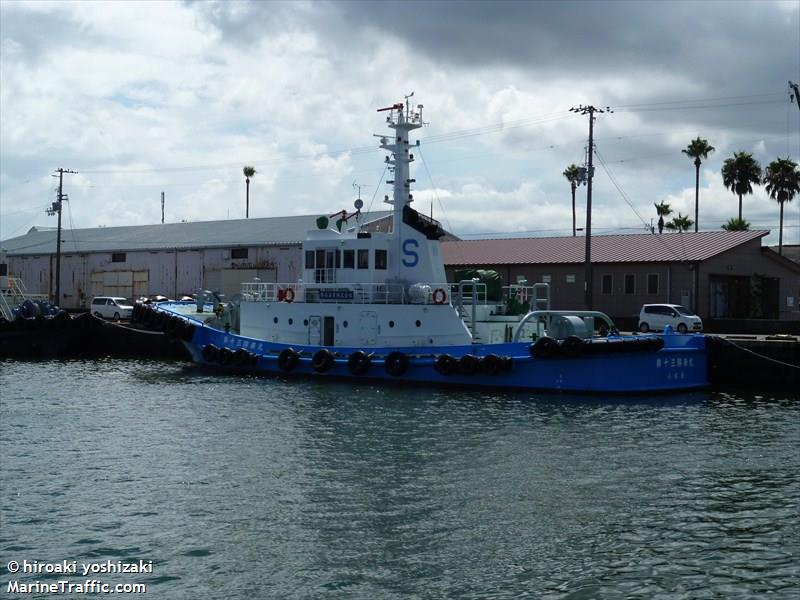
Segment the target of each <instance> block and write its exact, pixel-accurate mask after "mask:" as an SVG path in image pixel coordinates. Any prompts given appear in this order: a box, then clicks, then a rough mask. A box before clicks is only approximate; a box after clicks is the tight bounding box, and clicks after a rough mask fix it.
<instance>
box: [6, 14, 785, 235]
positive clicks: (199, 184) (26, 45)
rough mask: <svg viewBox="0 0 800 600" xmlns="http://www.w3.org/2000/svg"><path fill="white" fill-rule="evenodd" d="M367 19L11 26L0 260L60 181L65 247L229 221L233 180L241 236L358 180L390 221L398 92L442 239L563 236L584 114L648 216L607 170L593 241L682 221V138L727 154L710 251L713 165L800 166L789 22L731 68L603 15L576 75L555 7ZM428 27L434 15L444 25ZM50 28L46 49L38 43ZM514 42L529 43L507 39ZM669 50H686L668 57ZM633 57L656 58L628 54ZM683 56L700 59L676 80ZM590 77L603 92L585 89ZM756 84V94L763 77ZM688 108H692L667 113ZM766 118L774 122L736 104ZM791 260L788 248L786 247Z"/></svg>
mask: <svg viewBox="0 0 800 600" xmlns="http://www.w3.org/2000/svg"><path fill="white" fill-rule="evenodd" d="M359 6H360V8H359V10H357V11H356V10H355V6H354V5H352V4H340V3H335V2H334V3H195V4H187V3H178V2H149V3H140V2H113V3H75V2H71V3H63V2H55V3H44V2H35V3H3V4H2V5H0V10H1V11H2V15H0V17H2V18H0V33H1V37H2V39H0V53H2V56H1V57H0V58H2V60H0V119H1V120H2V127H0V158H1V159H2V160H0V238H6V237H10V236H11V235H18V234H19V233H22V232H24V231H25V230H26V228H27V227H28V226H30V225H32V224H43V225H49V224H53V220H52V219H50V218H48V217H46V216H45V215H44V212H43V211H44V207H46V206H47V205H48V204H49V203H50V202H52V199H53V197H54V196H53V187H54V180H53V178H52V177H50V174H51V173H52V171H53V169H55V168H57V167H61V166H63V167H65V168H73V169H77V170H80V171H81V175H70V176H67V177H66V178H65V190H66V191H67V192H68V193H69V194H70V210H71V216H72V221H73V223H74V225H75V226H76V227H93V226H97V225H101V224H104V225H108V226H111V225H124V224H134V223H155V222H158V221H160V193H161V191H165V192H166V196H167V215H166V217H167V220H168V221H170V220H172V221H179V220H181V219H189V220H208V219H218V218H219V219H225V218H228V217H230V218H239V217H242V216H243V215H244V204H245V202H244V193H245V191H244V180H243V177H242V174H241V168H242V166H243V165H244V164H252V165H254V166H255V167H256V169H257V171H258V173H257V175H256V176H255V177H254V178H253V180H252V181H251V187H250V195H251V205H250V206H251V215H254V216H267V215H281V214H298V213H302V212H309V213H320V214H321V213H324V212H328V211H330V212H332V211H334V210H338V209H341V208H343V207H345V206H346V207H350V206H351V205H352V199H353V198H354V194H355V192H354V190H353V189H352V182H353V180H354V179H355V180H357V181H358V182H359V183H360V184H362V185H363V186H364V188H363V190H362V196H363V197H364V199H365V203H366V204H367V205H370V204H373V209H382V208H385V206H384V205H383V204H382V203H381V199H382V197H383V195H384V193H390V192H389V189H388V187H386V186H384V185H382V184H381V183H380V180H381V179H387V178H388V177H386V176H383V177H382V176H381V174H382V172H383V168H384V165H383V153H381V152H380V151H377V150H372V148H377V140H376V139H375V138H373V137H371V134H373V133H379V134H383V133H386V129H385V126H384V124H383V116H382V115H380V114H377V113H375V112H374V111H375V109H376V108H378V107H381V106H385V105H386V104H390V103H392V102H396V101H398V100H401V99H402V97H403V95H404V94H408V93H410V92H411V91H414V92H415V95H414V97H413V98H412V102H413V103H414V104H415V105H416V104H417V103H423V104H424V105H425V108H424V111H423V114H424V117H425V119H426V120H428V121H430V126H429V127H427V128H426V129H424V130H422V131H419V132H416V135H417V136H418V137H420V138H422V139H423V141H424V142H425V141H426V140H427V142H425V143H423V145H422V148H421V149H420V150H419V151H415V152H417V153H418V154H419V157H418V161H417V163H416V164H415V166H414V172H413V176H414V177H415V178H416V179H417V181H418V183H417V186H416V188H417V189H416V190H415V192H414V193H415V197H416V198H417V203H416V206H417V208H418V209H420V210H422V211H423V212H426V213H427V212H428V211H429V210H430V203H431V202H433V203H434V207H433V208H434V215H435V216H437V217H438V216H439V215H440V214H442V213H443V215H444V216H446V218H447V219H448V220H449V221H450V224H449V225H448V223H447V222H445V225H446V226H449V227H452V229H454V230H455V231H456V233H491V232H496V233H503V232H522V231H533V232H553V233H562V234H564V233H570V232H571V222H572V215H571V206H570V197H569V186H568V184H567V182H566V181H565V180H564V178H563V177H562V175H561V172H562V171H563V170H564V168H565V167H566V166H567V165H568V164H569V163H572V162H581V161H582V159H583V156H584V147H585V145H586V137H587V127H588V121H587V117H585V116H578V115H573V114H571V113H569V112H567V111H568V109H569V108H570V107H572V106H576V105H579V104H588V103H595V104H597V105H598V106H605V105H606V104H609V105H612V107H613V108H614V109H615V112H614V113H613V114H608V115H600V116H599V117H598V120H597V122H596V123H595V134H596V138H597V148H598V153H599V155H600V156H601V157H602V158H603V160H605V161H606V162H607V165H608V168H610V169H611V171H612V172H613V174H614V176H615V180H616V181H617V183H618V184H619V185H620V186H621V187H622V190H623V191H624V192H625V194H626V195H627V197H628V199H629V200H630V201H631V203H632V204H633V206H634V208H635V209H636V211H638V213H639V216H637V214H635V212H634V211H633V210H632V209H631V208H630V207H629V206H628V204H627V203H626V202H625V200H624V199H623V198H622V197H621V195H620V193H619V192H618V191H617V189H616V188H615V187H614V185H612V183H611V181H610V180H609V178H608V177H607V176H606V174H605V172H604V170H603V168H602V166H601V165H600V164H597V170H596V173H597V177H596V179H595V192H594V193H595V197H594V210H593V223H594V228H595V231H600V232H603V231H609V230H612V229H614V228H642V227H644V226H645V225H647V224H649V220H650V218H651V217H652V216H654V210H653V208H652V204H653V202H656V201H659V200H661V199H666V200H667V201H669V202H670V203H672V204H674V206H675V207H676V208H678V209H679V210H681V212H683V213H684V214H686V213H687V212H689V213H690V214H691V215H692V216H693V215H694V169H693V166H692V165H691V162H690V161H689V160H687V159H686V157H685V156H684V155H682V154H681V153H680V150H681V149H682V148H683V147H685V146H686V144H687V143H688V141H689V140H690V139H691V138H692V137H694V136H695V135H702V136H703V137H706V138H708V139H709V141H710V142H711V143H712V144H713V145H714V146H716V148H717V152H716V153H714V154H713V155H712V156H711V157H709V159H708V160H707V161H705V162H704V165H703V170H702V183H703V187H702V189H701V226H703V227H706V226H708V227H713V228H717V227H719V224H720V223H721V222H724V221H725V220H727V218H729V217H730V216H731V215H733V214H735V211H736V209H737V207H736V204H737V200H736V198H735V197H734V196H733V194H731V193H730V192H729V191H727V190H725V189H724V188H723V187H722V184H721V179H720V177H719V169H720V166H721V163H722V161H723V160H724V158H725V157H726V156H729V155H730V154H731V153H732V152H733V151H738V150H740V149H743V148H750V149H751V150H752V151H753V152H754V153H755V154H756V156H757V158H758V159H759V160H761V162H762V164H766V163H767V162H769V160H771V159H772V158H774V156H776V155H777V154H780V155H781V156H785V155H786V154H787V153H789V154H792V155H793V156H795V157H797V156H798V155H800V146H798V142H797V141H795V138H796V136H794V137H791V136H787V135H786V132H787V131H789V132H796V131H798V129H800V119H798V118H797V115H796V113H797V111H796V110H794V111H793V112H792V111H787V110H786V108H787V107H786V106H785V105H784V104H785V99H786V89H785V79H786V77H785V74H784V73H783V71H782V70H781V69H782V68H783V66H785V65H786V64H796V56H797V55H798V48H797V40H796V39H795V40H792V39H791V36H780V35H777V34H776V33H775V27H781V26H784V27H789V28H791V27H792V26H793V23H795V22H796V20H797V15H798V11H797V10H796V8H794V9H792V10H788V9H787V8H786V6H783V5H780V6H781V11H779V17H774V18H775V19H779V20H778V21H775V22H774V23H773V22H772V21H770V20H769V19H772V18H773V16H772V15H771V14H767V13H764V15H763V17H762V20H763V21H764V23H763V24H762V25H759V28H758V30H757V31H755V29H753V31H755V33H753V31H751V34H750V35H753V36H756V35H762V31H768V30H769V28H770V27H772V29H773V31H771V33H770V36H771V37H770V38H766V37H764V38H763V39H751V38H749V37H748V38H747V39H745V40H742V39H740V38H739V37H737V44H739V46H730V43H731V40H732V39H733V38H731V36H734V37H736V36H735V31H734V32H733V33H731V32H728V31H727V30H723V29H724V28H720V31H715V32H706V34H704V36H702V37H703V42H702V44H703V46H702V48H699V47H697V46H695V45H694V42H693V41H692V40H690V39H689V37H688V36H689V35H690V34H691V33H692V31H694V30H692V31H687V33H686V34H685V35H684V34H683V33H681V27H675V28H674V29H670V30H669V31H665V30H664V28H663V27H662V24H659V23H657V22H651V21H652V20H653V19H644V18H642V19H641V20H636V21H633V20H631V21H626V20H624V19H627V18H628V17H624V18H623V20H620V17H619V14H617V13H616V12H615V11H616V10H617V8H618V7H617V5H608V6H607V7H606V8H607V9H608V11H610V12H613V13H614V15H606V16H602V15H600V16H597V17H596V18H598V19H608V20H614V19H616V20H615V27H616V28H615V36H614V38H613V39H611V38H609V39H595V40H594V41H593V42H592V53H591V56H587V55H585V53H584V54H580V53H579V52H578V51H577V50H576V49H577V48H580V46H581V44H582V42H581V40H580V37H579V32H580V30H581V28H582V27H584V26H585V25H586V23H583V24H582V21H583V20H584V19H583V18H581V19H579V21H581V22H578V23H573V22H570V23H566V22H561V20H560V19H561V17H559V16H558V15H559V14H561V12H563V10H565V9H563V7H560V6H556V5H555V4H550V3H511V4H496V3H493V4H492V6H489V4H488V3H486V4H485V5H484V4H483V3H470V4H465V5H463V6H462V8H463V9H464V10H462V11H459V12H458V13H453V12H452V11H451V12H448V13H447V15H448V16H447V18H448V19H450V21H453V22H452V23H451V22H450V21H447V23H449V25H445V24H439V25H434V23H437V22H438V21H436V19H435V18H430V19H428V18H425V17H424V14H423V15H411V14H408V13H404V14H403V15H400V16H398V15H396V13H395V11H389V10H384V8H382V7H380V6H377V5H369V6H368V5H359ZM731 6H732V7H733V8H736V7H738V6H741V8H736V10H733V9H731V10H728V11H727V12H726V15H725V16H724V18H725V19H726V23H730V22H732V21H736V19H737V18H738V19H739V20H745V21H746V22H750V21H749V20H750V19H751V17H752V13H753V12H754V11H756V12H758V11H759V10H760V8H759V3H754V4H747V5H745V4H741V5H731ZM429 8H430V10H431V11H433V12H434V13H436V14H438V13H439V11H441V10H442V5H440V4H436V3H432V4H431V6H430V7H429ZM678 8H680V10H678V11H677V13H676V14H684V13H681V11H682V10H684V9H683V8H681V7H680V6H678ZM729 8H731V7H730V6H729ZM703 10H705V8H703ZM487 11H488V12H487ZM515 11H517V12H515ZM537 11H538V12H537ZM637 11H638V9H637V10H635V11H633V12H634V13H637ZM423 12H424V11H423ZM473 13H474V14H473ZM489 13H492V14H489ZM539 13H541V14H539ZM551 13H552V14H551ZM637 14H638V13H637ZM759 14H761V13H759ZM538 16H541V17H542V18H541V19H539V18H536V19H534V18H533V17H538ZM612 17H613V18H612ZM395 18H397V19H403V20H404V27H402V28H400V27H398V28H394V29H392V30H390V29H387V28H386V27H385V24H386V21H384V20H383V19H395ZM638 18H639V17H636V16H635V15H634V16H632V17H630V19H638ZM674 18H675V19H679V18H680V17H674ZM48 19H52V22H53V23H56V22H57V23H58V24H59V32H60V35H58V36H44V35H43V34H42V31H47V30H48V29H49V28H48V23H50V22H51V21H48ZM406 19H407V20H408V22H406V21H405V20H406ZM785 20H788V23H789V24H788V25H785V24H784V23H783V21H785ZM693 22H694V21H692V22H688V21H687V22H686V23H683V24H681V26H682V27H684V28H685V27H690V26H691V23H693ZM759 23H760V21H759ZM122 24H124V26H122ZM678 24H679V23H678ZM450 25H452V27H451V26H450ZM545 25H546V26H547V27H549V28H550V29H549V30H544V29H543V28H544V27H545ZM673 25H676V23H673ZM504 26H507V27H508V29H507V30H506V29H504V28H503V27H504ZM520 28H521V29H525V28H528V29H531V34H530V37H529V38H525V37H524V36H523V37H519V36H518V35H516V34H518V33H519V31H520V30H521V29H520ZM398 32H401V33H402V34H403V35H400V34H399V33H398ZM477 32H483V33H482V34H480V35H478V33H477ZM764 35H766V34H764ZM537 36H538V37H537ZM680 36H684V37H683V38H682V39H683V40H684V41H685V44H684V45H681V46H679V47H676V46H674V44H673V42H675V40H676V39H678V37H680ZM795 37H796V36H795ZM640 39H647V40H648V42H652V43H648V44H646V45H645V46H641V47H640V48H639V51H631V49H630V48H631V45H635V44H636V43H638V40H640ZM764 39H770V43H769V44H768V45H764V43H762V42H764ZM776 40H777V43H776ZM698 43H699V42H698ZM748 44H753V46H752V48H751V47H749V46H748ZM684 46H685V47H684ZM737 47H741V50H740V51H739V50H736V48H737ZM764 47H769V49H770V50H769V55H770V56H769V60H768V61H767V62H768V63H769V64H770V65H771V64H773V63H774V64H775V65H777V66H776V69H777V70H779V71H780V77H779V78H778V77H776V78H774V82H772V83H770V85H769V86H764V85H763V84H762V83H763V80H759V81H758V82H753V83H752V86H753V87H752V88H747V87H744V88H742V87H735V88H734V87H731V88H721V87H719V83H716V84H715V82H716V81H717V80H714V81H712V80H711V79H710V75H709V74H712V75H713V76H714V77H719V79H724V78H725V74H726V73H734V72H735V73H739V72H740V71H741V69H742V63H743V62H748V64H750V62H749V61H759V60H762V59H761V58H759V57H760V56H761V54H760V52H761V50H762V49H763V48H764ZM664 48H675V52H677V53H678V54H674V53H673V52H672V50H670V52H667V51H666V50H664ZM731 48H734V50H731ZM753 48H756V49H757V50H758V52H757V53H753V52H752V50H753ZM693 49H696V50H702V52H696V53H695V54H693V55H692V58H691V59H687V58H684V57H685V56H687V55H688V54H690V52H691V50H693ZM720 49H724V50H725V52H723V51H721V50H720ZM726 52H727V53H730V54H731V56H726ZM737 52H739V53H738V54H737ZM583 56H586V60H587V61H588V62H587V63H586V64H584V63H583V62H582V60H583V58H582V57H583ZM720 57H723V58H720ZM764 60H767V59H764ZM792 61H795V62H794V63H792ZM597 62H602V63H604V68H602V69H598V68H589V64H590V63H591V64H592V65H594V64H596V63H597ZM758 64H759V65H762V66H763V63H758ZM751 71H752V72H755V73H758V75H759V77H764V72H765V69H764V68H761V67H759V68H757V69H755V68H754V69H751ZM727 80H728V81H731V82H735V84H736V85H737V86H742V85H745V86H746V85H747V82H741V81H740V78H733V77H728V79H727ZM770 94H771V95H770ZM693 98H694V99H698V98H699V99H701V100H703V99H705V100H703V101H702V102H693V103H688V102H684V103H680V102H678V103H676V102H674V101H676V100H690V99H693ZM713 98H723V99H724V98H728V99H727V100H720V101H717V102H715V101H711V100H708V99H713ZM779 99H780V100H781V101H784V104H779V103H778V100H779ZM762 100H763V101H765V102H766V101H769V102H773V101H774V104H769V103H762V104H752V105H748V104H746V103H747V102H751V103H753V102H761V101H762ZM670 102H671V104H670ZM703 102H705V104H706V105H707V106H705V107H704V106H703ZM737 102H742V103H745V104H744V105H743V106H736V103H737ZM726 104H730V105H731V106H721V105H726ZM687 107H688V108H687ZM643 108H644V109H643ZM665 108H666V109H668V110H664V109H665ZM787 123H788V129H787ZM423 158H424V163H423V160H422V159H423ZM424 165H427V167H428V168H427V169H426V168H425V166H424ZM429 172H430V176H429ZM434 190H435V191H434ZM585 192H586V189H585V188H580V191H579V194H578V198H577V206H578V222H579V226H582V223H583V221H584V220H585V216H584V215H583V214H582V211H583V210H584V206H585ZM373 198H374V200H373ZM439 203H441V205H442V206H441V207H440V206H438V205H439ZM744 213H745V217H746V218H747V219H748V220H750V221H751V222H753V223H754V224H759V225H760V224H765V225H775V224H777V214H778V213H777V205H776V204H775V203H774V201H771V200H769V199H767V198H766V194H764V192H763V190H761V189H760V188H759V189H758V190H757V191H756V193H755V194H754V195H753V196H752V197H748V198H746V199H745V201H744ZM798 214H800V202H794V203H793V204H792V205H787V214H786V217H785V220H786V221H787V222H791V221H792V220H794V222H796V221H797V219H798ZM640 216H641V219H640ZM773 238H777V236H776V235H774V236H772V237H771V238H770V239H773ZM784 239H785V240H787V239H788V240H789V243H798V241H800V228H797V227H794V228H792V229H787V231H786V232H785V236H784Z"/></svg>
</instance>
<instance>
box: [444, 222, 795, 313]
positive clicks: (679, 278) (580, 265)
mask: <svg viewBox="0 0 800 600" xmlns="http://www.w3.org/2000/svg"><path fill="white" fill-rule="evenodd" d="M768 233H769V232H768V231H702V232H698V233H668V234H649V233H648V234H634V235H605V236H595V237H592V278H593V285H592V291H593V294H592V295H593V308H594V309H595V310H600V311H603V312H605V313H607V314H609V315H610V316H611V317H612V318H614V319H615V321H617V322H618V323H619V324H620V325H622V326H625V327H628V326H630V323H631V321H632V320H634V319H636V318H638V315H639V310H640V308H641V306H642V304H646V303H660V302H665V303H674V304H683V305H684V306H687V307H688V308H690V309H692V310H694V311H696V312H697V313H698V314H699V315H700V316H701V317H703V319H704V320H705V321H715V320H749V319H757V320H772V321H800V302H798V297H800V266H799V265H797V264H796V263H794V262H792V261H790V260H788V259H786V258H783V257H781V256H779V255H778V254H777V253H776V252H775V251H774V250H772V249H770V248H768V247H765V246H762V245H761V241H762V239H763V238H764V236H766V235H767V234H768ZM443 255H444V259H445V264H446V265H447V271H448V276H449V277H454V273H455V271H456V270H458V269H461V268H465V267H473V268H484V269H493V270H496V271H498V272H499V273H500V274H501V275H502V276H503V279H504V281H505V282H506V284H508V283H516V282H519V281H521V280H526V281H528V282H529V283H537V282H547V283H549V284H550V286H551V295H552V299H553V306H554V308H564V309H582V308H584V307H585V304H584V280H585V262H584V256H585V238H584V237H560V238H518V239H492V240H469V241H463V240H462V241H453V242H446V243H444V244H443Z"/></svg>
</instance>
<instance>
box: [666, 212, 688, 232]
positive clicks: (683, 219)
mask: <svg viewBox="0 0 800 600" xmlns="http://www.w3.org/2000/svg"><path fill="white" fill-rule="evenodd" d="M692 223H694V221H692V220H691V219H690V218H689V215H685V216H684V215H682V214H681V213H680V212H679V213H678V216H677V217H673V218H672V221H670V222H669V223H667V224H666V228H667V229H670V230H672V231H676V230H677V231H678V233H683V232H684V231H686V230H687V229H689V227H691V226H692Z"/></svg>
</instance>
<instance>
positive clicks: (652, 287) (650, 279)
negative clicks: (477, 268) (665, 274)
mask: <svg viewBox="0 0 800 600" xmlns="http://www.w3.org/2000/svg"><path fill="white" fill-rule="evenodd" d="M647 293H648V294H658V273H648V274H647Z"/></svg>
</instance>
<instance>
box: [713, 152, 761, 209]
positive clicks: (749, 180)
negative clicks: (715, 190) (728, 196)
mask: <svg viewBox="0 0 800 600" xmlns="http://www.w3.org/2000/svg"><path fill="white" fill-rule="evenodd" d="M722 183H723V184H724V185H725V187H726V188H728V189H729V190H730V191H732V192H733V193H734V194H737V195H738V196H739V219H740V220H741V218H742V196H743V195H744V194H752V193H753V184H754V183H755V184H756V185H758V184H759V183H761V165H760V164H759V162H758V161H757V160H756V159H755V158H753V155H752V154H750V153H749V152H734V153H733V158H727V159H725V162H724V163H723V165H722Z"/></svg>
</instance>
